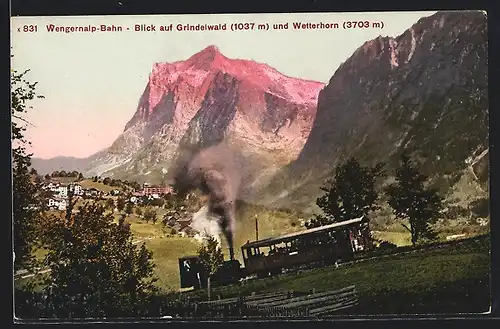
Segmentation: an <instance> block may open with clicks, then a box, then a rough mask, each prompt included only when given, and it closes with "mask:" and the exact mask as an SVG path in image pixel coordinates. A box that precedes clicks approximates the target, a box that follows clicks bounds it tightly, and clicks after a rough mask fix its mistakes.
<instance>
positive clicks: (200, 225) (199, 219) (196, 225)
mask: <svg viewBox="0 0 500 329" xmlns="http://www.w3.org/2000/svg"><path fill="white" fill-rule="evenodd" d="M191 227H192V228H193V229H194V230H196V231H198V232H201V233H202V234H208V235H210V236H212V237H214V238H215V239H216V240H217V242H218V243H219V245H220V244H221V240H220V234H221V233H222V231H221V228H220V226H219V221H218V218H217V217H215V216H213V215H212V214H211V213H210V212H209V211H208V207H207V206H206V205H205V206H203V207H201V208H200V210H198V211H197V212H196V213H194V214H193V221H192V222H191ZM197 239H199V241H202V236H200V237H199V238H197Z"/></svg>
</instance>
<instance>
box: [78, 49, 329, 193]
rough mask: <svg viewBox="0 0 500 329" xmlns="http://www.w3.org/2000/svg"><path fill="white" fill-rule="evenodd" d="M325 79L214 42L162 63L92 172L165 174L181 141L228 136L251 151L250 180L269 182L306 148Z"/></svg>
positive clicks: (208, 141) (152, 177) (150, 177)
mask: <svg viewBox="0 0 500 329" xmlns="http://www.w3.org/2000/svg"><path fill="white" fill-rule="evenodd" d="M323 87H324V84H322V83H320V82H315V81H306V80H301V79H295V78H291V77H287V76H284V75H283V74H281V73H280V72H278V71H276V70H275V69H273V68H271V67H269V66H268V65H266V64H261V63H256V62H254V61H250V60H241V59H229V58H227V57H225V56H224V55H223V54H221V53H220V51H219V50H218V49H217V48H216V47H214V46H210V47H207V48H206V49H204V50H202V51H201V52H199V53H197V54H195V55H193V56H192V57H191V58H189V59H187V60H185V61H179V62H175V63H160V64H155V65H154V67H153V69H152V72H151V75H150V78H149V82H148V84H147V86H146V88H145V90H144V93H143V95H142V96H141V98H140V100H139V104H138V108H137V111H136V113H135V114H134V116H133V117H132V119H131V120H130V121H129V122H128V123H127V125H126V127H125V131H124V132H123V134H122V135H121V136H119V137H118V139H117V140H116V141H115V142H114V143H113V145H112V146H111V147H110V148H109V149H108V150H106V151H105V152H104V153H103V154H101V155H100V156H99V157H97V158H94V160H93V164H92V165H91V166H92V169H91V170H89V171H88V174H90V175H112V176H114V177H121V178H127V179H135V180H138V181H150V182H158V181H160V180H163V179H165V177H166V174H167V173H168V169H169V168H170V165H171V163H172V161H173V160H174V158H175V156H176V152H177V150H178V146H179V144H182V145H185V144H189V145H193V144H194V145H198V146H209V145H212V144H213V143H216V142H218V141H220V140H222V139H225V140H226V141H228V142H229V143H230V144H231V145H232V146H234V147H236V148H238V150H239V151H240V152H241V153H242V155H243V156H244V157H245V158H246V161H245V163H246V164H247V168H246V169H247V170H246V176H247V177H246V178H247V181H246V183H247V184H246V185H248V186H251V185H252V184H264V183H265V182H266V180H265V179H264V178H265V177H267V176H268V175H266V173H268V174H271V173H273V172H274V171H275V170H277V169H279V168H281V167H282V166H284V165H286V164H287V163H289V162H290V161H292V160H294V159H295V158H296V157H297V156H298V154H299V153H300V151H301V149H302V147H303V146H304V144H305V142H306V139H307V137H308V135H309V132H310V130H311V127H312V124H313V121H314V118H315V115H316V105H317V97H318V94H319V91H320V90H321V89H322V88H323Z"/></svg>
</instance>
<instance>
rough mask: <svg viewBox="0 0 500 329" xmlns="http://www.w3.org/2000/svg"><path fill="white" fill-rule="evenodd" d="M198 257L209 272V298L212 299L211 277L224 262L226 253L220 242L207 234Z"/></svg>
mask: <svg viewBox="0 0 500 329" xmlns="http://www.w3.org/2000/svg"><path fill="white" fill-rule="evenodd" d="M198 257H199V260H200V264H201V266H202V267H203V269H204V270H205V271H206V273H207V274H208V276H207V278H208V281H207V284H208V298H209V299H210V280H211V277H212V276H213V275H214V274H215V273H216V272H217V269H218V268H219V266H220V265H222V263H224V255H223V254H222V249H221V248H220V245H219V242H218V241H217V240H216V239H215V238H214V237H213V236H211V235H208V234H205V242H204V243H203V244H202V245H201V246H200V248H199V249H198Z"/></svg>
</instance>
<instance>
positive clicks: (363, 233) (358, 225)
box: [241, 217, 371, 277]
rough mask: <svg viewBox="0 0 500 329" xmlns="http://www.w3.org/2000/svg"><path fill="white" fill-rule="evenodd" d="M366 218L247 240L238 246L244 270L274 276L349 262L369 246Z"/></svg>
mask: <svg viewBox="0 0 500 329" xmlns="http://www.w3.org/2000/svg"><path fill="white" fill-rule="evenodd" d="M370 241H371V239H370V238H369V229H368V220H367V219H366V218H365V217H360V218H355V219H351V220H347V221H343V222H338V223H333V224H330V225H324V226H320V227H315V228H311V229H308V230H304V231H300V232H293V233H289V234H286V235H282V236H279V237H273V238H268V239H263V240H259V241H253V242H247V243H246V244H244V245H243V246H242V247H241V251H242V255H243V262H244V266H245V268H244V273H245V274H246V275H252V274H257V275H258V276H260V277H262V276H268V275H275V274H279V273H281V272H282V270H285V269H293V268H297V267H300V266H304V265H306V266H311V267H312V266H326V265H331V264H333V263H335V262H337V261H349V260H351V259H353V257H354V253H355V252H356V251H358V250H363V249H366V248H368V247H369V244H370Z"/></svg>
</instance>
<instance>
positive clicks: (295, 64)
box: [11, 12, 434, 158]
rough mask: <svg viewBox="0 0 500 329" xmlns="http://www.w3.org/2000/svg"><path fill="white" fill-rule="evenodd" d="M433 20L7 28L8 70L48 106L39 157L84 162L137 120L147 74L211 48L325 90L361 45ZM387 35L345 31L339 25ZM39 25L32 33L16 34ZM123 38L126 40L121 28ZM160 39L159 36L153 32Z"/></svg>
mask: <svg viewBox="0 0 500 329" xmlns="http://www.w3.org/2000/svg"><path fill="white" fill-rule="evenodd" d="M433 13H434V12H393V13H317V14H312V13H311V14H258V15H256V14H252V15H247V14H245V15H242V14H240V15H159V16H108V17H105V16H102V17H99V16H87V17H14V18H12V39H11V40H12V41H11V43H12V52H13V55H14V58H13V61H12V67H13V69H16V70H18V71H22V70H25V69H30V70H31V72H30V73H29V76H28V77H29V79H30V80H31V81H38V82H39V84H38V89H37V90H38V92H39V93H40V94H42V95H44V96H45V99H42V100H37V101H34V102H33V104H32V105H33V106H34V108H33V109H32V110H31V111H30V112H29V114H28V119H29V121H30V122H31V123H32V124H33V126H30V127H28V131H27V135H28V138H29V139H30V140H31V141H32V143H33V148H32V150H31V151H32V152H34V154H35V156H36V157H42V158H50V157H54V156H58V155H65V156H76V157H85V156H88V155H91V154H92V153H94V152H96V151H98V150H101V149H103V148H105V147H107V146H109V145H111V143H112V142H113V141H114V140H115V139H116V137H117V136H118V135H119V134H120V133H121V132H122V131H123V129H124V127H125V124H126V122H127V121H128V120H129V119H130V118H131V117H132V115H133V114H134V112H135V111H136V106H137V102H138V100H139V97H140V96H141V94H142V92H143V90H144V87H145V86H146V83H147V80H148V76H149V73H150V72H151V68H152V65H153V64H154V63H157V62H172V61H177V60H184V59H187V58H188V57H190V56H191V55H193V54H194V53H196V52H198V51H200V50H202V49H204V48H205V47H206V46H208V45H212V44H213V45H216V46H217V47H218V48H219V50H220V51H221V52H222V53H223V54H224V55H225V56H227V57H229V58H244V59H252V60H255V61H258V62H262V63H267V64H269V65H270V66H272V67H274V68H276V69H277V70H279V71H281V72H282V73H284V74H286V75H289V76H294V77H300V78H306V79H311V80H318V81H322V82H325V83H327V82H328V80H329V79H330V78H331V76H332V75H333V73H334V72H335V70H336V69H337V68H338V66H339V65H340V64H341V63H342V62H344V61H345V60H346V59H347V58H348V57H349V56H351V55H352V53H353V52H354V51H355V50H356V49H357V48H358V47H359V46H361V45H362V44H363V43H364V42H365V41H367V40H370V39H373V38H376V37H377V36H379V35H382V36H397V35H399V34H401V33H403V32H404V31H405V30H406V29H408V28H409V27H411V25H413V24H414V23H416V22H417V20H418V19H419V18H421V17H424V16H430V15H432V14H433ZM352 20H355V21H359V20H362V21H370V22H383V23H384V28H383V29H380V28H368V29H350V30H348V29H346V30H345V29H342V23H343V22H344V21H352ZM233 22H255V23H256V24H257V23H269V24H273V23H286V22H288V23H289V24H290V25H291V24H292V23H293V22H311V23H317V22H336V23H339V25H340V28H339V29H330V30H328V29H325V30H302V31H297V30H293V29H292V28H290V29H288V30H272V29H270V30H269V31H238V32H232V31H229V30H228V31H210V32H207V31H204V32H195V31H187V32H179V31H175V30H174V31H173V32H160V31H157V32H135V31H133V30H134V25H135V24H155V25H157V26H159V25H169V24H170V23H173V24H174V27H175V25H176V24H193V25H195V24H198V23H200V24H205V23H206V24H217V23H227V24H228V25H229V24H231V23H233ZM48 24H54V25H57V26H86V25H95V26H99V25H100V24H107V25H111V24H115V25H121V26H123V27H124V31H123V32H95V33H89V32H73V33H63V32H47V28H46V25H48ZM25 25H36V26H37V31H36V32H31V33H30V32H26V33H23V32H18V31H17V29H18V28H21V29H22V27H23V26H25ZM127 27H128V28H130V30H129V31H127V30H126V28H127ZM157 29H158V27H157Z"/></svg>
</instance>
